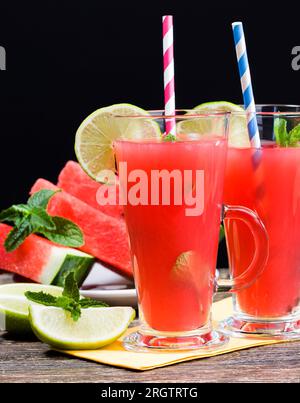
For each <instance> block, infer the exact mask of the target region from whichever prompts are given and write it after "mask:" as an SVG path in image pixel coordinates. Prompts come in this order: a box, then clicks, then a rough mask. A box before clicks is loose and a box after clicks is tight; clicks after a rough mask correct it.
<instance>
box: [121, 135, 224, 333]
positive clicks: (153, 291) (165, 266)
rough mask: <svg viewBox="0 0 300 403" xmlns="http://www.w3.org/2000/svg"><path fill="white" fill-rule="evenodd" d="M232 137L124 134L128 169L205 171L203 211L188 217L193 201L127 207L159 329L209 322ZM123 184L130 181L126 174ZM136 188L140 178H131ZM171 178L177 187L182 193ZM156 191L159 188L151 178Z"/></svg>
mask: <svg viewBox="0 0 300 403" xmlns="http://www.w3.org/2000/svg"><path fill="white" fill-rule="evenodd" d="M226 148H227V143H226V139H225V138H220V137H219V138H218V137H215V138H214V137H212V138H207V139H203V140H201V141H192V142H191V141H176V142H163V141H150V142H149V141H117V142H116V143H115V149H116V156H117V160H118V164H119V166H120V163H121V162H126V163H127V174H128V176H129V175H130V173H132V172H133V171H135V170H143V172H145V173H146V176H147V177H148V178H150V177H151V173H152V172H153V171H155V170H158V171H162V170H167V171H168V172H172V171H173V170H176V171H177V173H180V174H181V175H182V177H183V176H184V171H185V170H188V171H190V172H192V177H193V180H192V183H190V184H187V186H190V188H191V191H193V187H194V185H195V182H194V181H195V172H196V171H203V172H204V173H205V174H204V178H203V179H204V183H203V185H204V187H203V191H202V192H201V193H202V194H201V197H203V212H202V214H200V215H197V216H188V215H187V214H186V209H187V208H189V206H187V205H186V204H185V203H183V204H182V205H176V203H175V200H174V198H172V197H171V198H170V205H162V203H161V197H162V190H163V185H161V184H160V191H161V195H160V199H159V204H158V205H151V204H149V205H131V204H130V203H128V204H127V205H125V206H124V210H125V218H126V222H127V227H128V232H129V237H130V247H131V253H132V262H133V266H134V277H135V284H136V287H137V293H138V300H139V308H140V315H141V316H142V319H143V321H144V322H145V323H146V324H147V325H148V326H149V327H150V328H152V329H155V330H157V331H168V332H184V331H191V330H194V329H198V328H200V327H203V326H205V325H206V324H207V323H208V321H209V319H210V309H211V304H212V296H213V292H214V277H215V265H216V256H217V248H218V233H219V225H220V215H221V203H222V194H223V187H222V182H223V176H224V163H225V157H226ZM120 186H121V191H122V187H123V188H124V183H122V179H121V178H120ZM127 186H128V187H127V193H128V194H129V193H130V191H131V189H132V187H133V186H134V184H133V183H128V185H127ZM174 187H175V181H174V180H171V181H170V194H171V195H172V194H175V193H174V191H175V189H174ZM147 191H148V194H149V195H151V192H152V191H153V187H152V186H151V182H150V180H149V183H148V186H147Z"/></svg>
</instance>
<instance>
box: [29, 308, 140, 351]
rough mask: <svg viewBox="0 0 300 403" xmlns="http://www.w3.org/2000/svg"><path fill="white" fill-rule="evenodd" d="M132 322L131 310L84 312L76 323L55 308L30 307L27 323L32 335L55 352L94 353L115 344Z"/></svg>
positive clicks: (112, 309) (114, 309) (104, 309)
mask: <svg viewBox="0 0 300 403" xmlns="http://www.w3.org/2000/svg"><path fill="white" fill-rule="evenodd" d="M134 318H135V310H134V309H133V308H131V307H112V308H106V307H105V308H87V309H82V310H81V317H80V318H79V319H78V321H76V322H75V321H74V320H73V319H72V318H71V315H70V313H69V312H67V311H65V310H63V309H61V308H56V307H51V306H44V305H37V304H34V305H30V307H29V319H30V323H31V327H32V329H33V331H34V333H35V335H36V336H37V337H38V338H39V339H40V340H41V341H43V342H44V343H47V344H49V345H50V346H53V347H55V348H58V349H65V350H83V349H97V348H100V347H103V346H105V345H107V344H110V343H112V342H113V341H115V340H117V339H118V338H119V337H120V336H121V335H122V334H123V333H124V332H125V331H126V329H127V327H128V326H129V324H130V322H131V321H132V320H133V319H134Z"/></svg>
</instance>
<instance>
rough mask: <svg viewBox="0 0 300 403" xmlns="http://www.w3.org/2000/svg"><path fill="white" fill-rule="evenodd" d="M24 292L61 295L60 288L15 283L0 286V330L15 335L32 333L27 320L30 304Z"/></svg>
mask: <svg viewBox="0 0 300 403" xmlns="http://www.w3.org/2000/svg"><path fill="white" fill-rule="evenodd" d="M26 291H34V292H40V291H44V292H46V293H49V294H52V295H54V296H57V295H61V294H62V288H61V287H55V286H51V285H41V284H30V283H28V284H27V283H17V284H14V283H12V284H4V285H1V286H0V330H2V331H7V332H9V333H13V334H16V335H19V336H21V335H26V334H29V333H32V330H31V326H30V323H29V319H28V307H29V304H30V302H29V301H28V299H27V298H26V297H25V295H24V294H25V292H26Z"/></svg>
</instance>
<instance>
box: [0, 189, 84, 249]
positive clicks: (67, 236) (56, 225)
mask: <svg viewBox="0 0 300 403" xmlns="http://www.w3.org/2000/svg"><path fill="white" fill-rule="evenodd" d="M57 192H60V190H57V191H53V190H50V189H43V190H40V191H39V192H36V193H34V194H33V195H32V196H31V197H30V198H29V199H28V201H27V204H18V205H12V206H11V207H10V208H8V209H6V210H3V211H2V212H1V213H0V222H6V223H9V224H11V225H13V227H14V228H13V229H12V231H11V232H10V233H9V234H8V236H7V238H6V240H5V242H4V247H5V250H6V251H7V252H12V251H14V250H16V249H17V248H18V247H19V246H20V245H21V244H22V243H23V242H24V241H25V239H26V238H27V237H28V236H29V235H30V234H34V233H38V234H40V235H43V236H44V237H46V238H47V239H49V240H50V241H52V242H55V243H57V244H59V245H63V246H68V247H73V248H78V247H80V246H82V245H83V243H84V240H83V234H82V231H81V229H80V228H79V227H78V226H77V225H76V224H75V223H73V222H72V221H70V220H67V219H66V218H63V217H57V216H54V217H53V216H50V215H49V214H48V213H47V210H46V209H47V206H48V203H49V201H50V199H51V198H52V197H53V196H54V195H55V194H56V193H57Z"/></svg>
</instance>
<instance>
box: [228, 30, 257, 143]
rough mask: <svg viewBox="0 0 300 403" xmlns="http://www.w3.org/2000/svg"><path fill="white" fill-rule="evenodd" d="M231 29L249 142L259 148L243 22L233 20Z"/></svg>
mask: <svg viewBox="0 0 300 403" xmlns="http://www.w3.org/2000/svg"><path fill="white" fill-rule="evenodd" d="M232 30H233V37H234V43H235V50H236V56H237V61H238V66H239V73H240V79H241V85H242V91H243V98H244V107H245V110H246V112H248V113H249V115H248V131H249V138H250V143H251V146H252V147H255V148H260V147H261V143H260V138H259V131H258V125H257V119H256V115H255V102H254V96H253V89H252V83H251V75H250V68H249V62H248V56H247V48H246V41H245V35H244V30H243V24H242V23H241V22H234V23H233V24H232Z"/></svg>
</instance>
